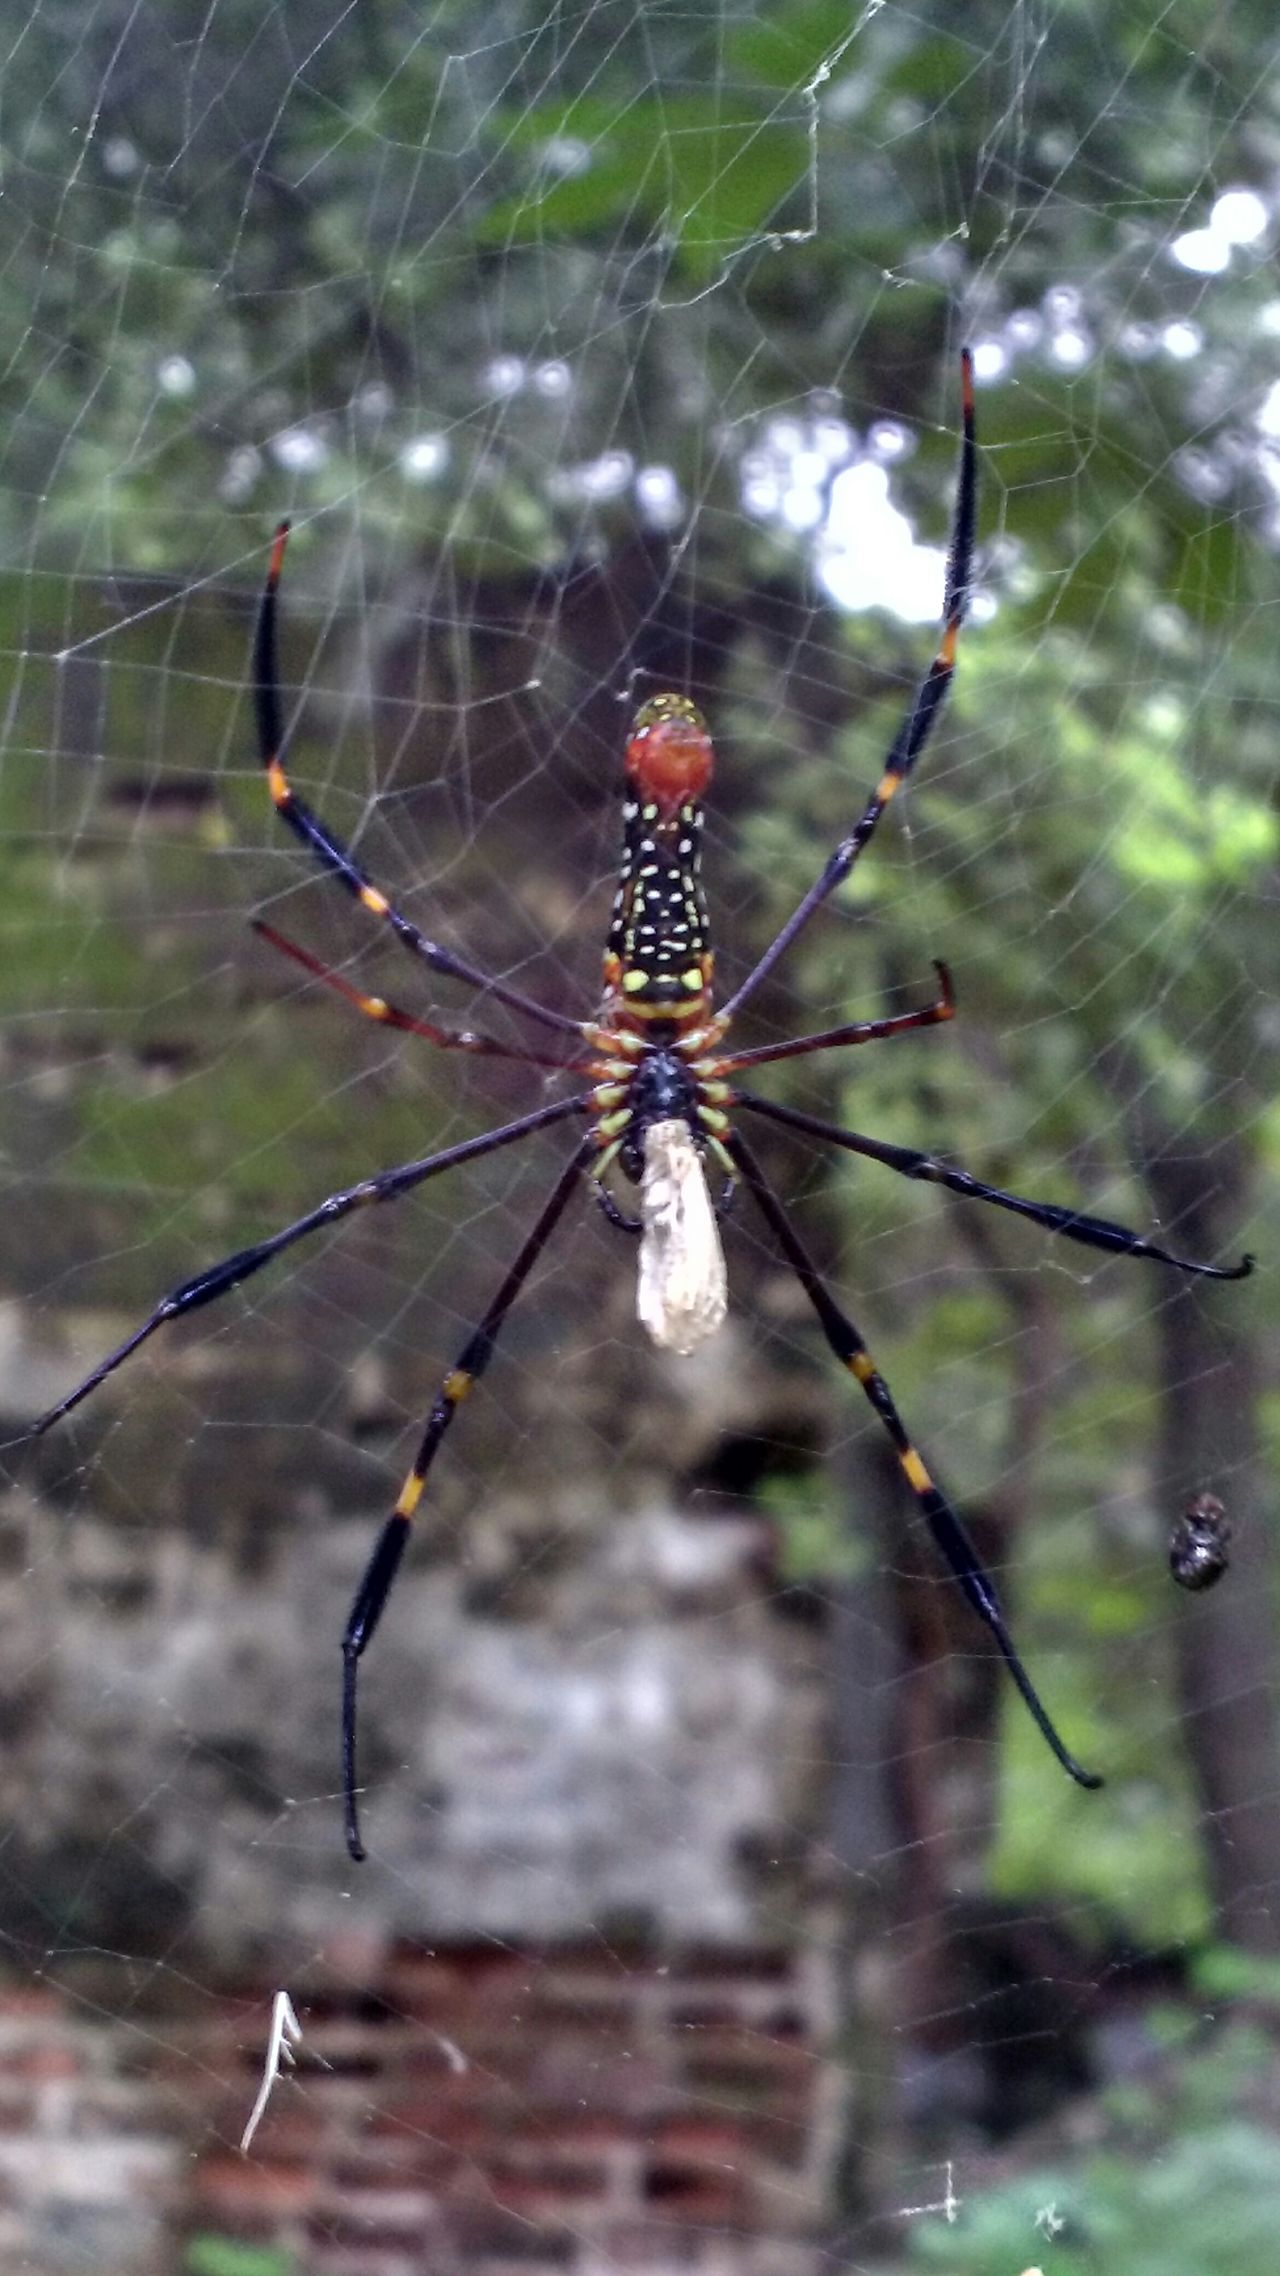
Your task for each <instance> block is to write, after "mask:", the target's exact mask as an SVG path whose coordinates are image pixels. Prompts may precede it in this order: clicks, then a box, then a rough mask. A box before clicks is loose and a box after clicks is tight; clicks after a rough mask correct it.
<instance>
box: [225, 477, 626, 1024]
mask: <svg viewBox="0 0 1280 2276" xmlns="http://www.w3.org/2000/svg"><path fill="white" fill-rule="evenodd" d="M288 537H289V524H288V522H281V523H280V525H279V527H278V528H277V530H276V534H275V538H274V541H273V543H272V547H271V559H270V562H269V564H268V567H267V581H266V584H265V586H264V587H263V593H262V602H261V605H260V607H259V610H258V627H257V632H256V635H255V638H254V662H253V670H254V686H253V694H254V706H255V710H256V714H257V722H258V745H259V749H260V751H261V754H262V763H263V766H264V767H265V768H266V770H267V787H268V789H269V790H270V792H271V797H272V801H273V803H274V805H275V809H276V812H277V813H278V814H279V815H280V816H281V818H282V820H284V821H285V822H287V823H288V825H289V828H290V829H291V830H292V831H293V832H294V834H295V835H296V836H297V837H299V838H301V840H302V842H303V844H304V845H305V846H306V847H307V848H308V850H309V851H310V852H311V853H312V854H314V856H315V858H316V860H317V861H318V862H319V864H320V867H321V868H322V869H325V870H328V872H329V873H330V875H331V876H333V877H336V878H338V879H339V881H340V882H341V883H342V884H343V885H345V887H346V889H347V891H348V893H350V894H352V895H354V897H355V899H356V900H357V901H358V902H359V903H360V906H361V908H362V909H367V910H368V912H369V914H370V916H373V917H380V918H382V919H383V921H384V922H385V923H386V924H389V925H390V926H391V928H392V930H393V932H394V933H395V935H396V937H397V939H398V940H401V941H403V942H404V944H405V946H406V947H407V948H410V949H412V950H413V952H414V954H415V955H417V956H420V957H422V958H423V960H424V962H425V963H427V964H429V965H430V966H431V969H432V970H433V971H434V972H443V973H446V974H447V975H448V977H449V978H450V979H451V980H464V981H466V983H467V985H468V986H469V987H472V988H481V989H483V990H484V991H485V993H486V994H487V995H490V996H493V997H495V998H496V999H497V1001H498V1002H499V1003H502V1004H509V1005H510V1006H511V1008H512V1009H513V1010H514V1011H518V1012H523V1013H524V1014H525V1016H526V1017H527V1018H529V1019H536V1020H541V1021H542V1023H543V1025H544V1027H556V1028H559V1029H561V1031H562V1032H566V1033H568V1034H571V1035H578V1034H580V1033H581V1025H580V1022H579V1021H577V1020H575V1019H569V1018H568V1017H567V1016H566V1015H565V1014H564V1013H563V1012H553V1011H550V1010H549V1009H548V1008H547V1006H546V1005H545V1004H540V1003H537V1002H536V1001H535V999H534V998H533V997H532V996H526V995H524V994H523V993H522V991H521V990H520V989H519V988H509V987H508V986H507V985H506V982H505V981H503V980H494V979H491V978H490V977H489V975H488V974H487V973H485V972H481V971H479V970H478V969H477V967H476V966H475V965H474V964H469V963H468V962H467V960H466V958H465V957H462V956H455V955H454V953H453V951H452V949H448V948H443V947H441V945H440V943H439V942H438V941H434V940H429V939H428V938H427V936H426V934H425V933H423V932H420V931H419V929H418V927H417V925H415V924H413V923H411V921H410V919H409V918H408V917H406V916H405V915H404V914H403V912H402V911H401V910H399V909H397V908H396V906H395V904H394V902H392V901H390V900H389V899H388V897H387V895H386V894H385V893H384V892H383V891H382V890H381V888H380V887H379V886H377V885H374V884H373V883H371V881H370V879H369V878H367V877H366V876H365V873H364V871H363V870H362V869H361V868H360V867H359V866H358V864H357V863H356V862H355V861H354V860H353V859H352V857H351V855H350V854H349V853H348V851H347V849H346V847H345V846H344V845H343V843H342V840H341V839H340V838H337V837H335V836H334V834H333V832H332V831H331V830H330V829H328V828H327V826H326V825H325V824H324V823H323V822H322V821H321V820H320V818H319V816H318V815H316V814H313V813H312V811H311V808H310V807H309V806H307V805H305V804H304V802H303V800H302V799H300V798H299V797H298V796H297V794H296V792H295V791H294V790H293V789H292V788H291V787H290V784H289V778H288V776H287V775H286V773H285V770H284V765H283V762H282V760H281V757H280V750H281V745H282V743H283V741H284V722H283V718H282V714H281V705H280V671H279V664H278V661H277V655H276V616H277V593H278V590H279V585H280V571H281V568H282V567H283V564H284V551H285V546H286V544H287V542H288Z"/></svg>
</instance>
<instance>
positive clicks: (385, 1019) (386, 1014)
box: [252, 917, 592, 1075]
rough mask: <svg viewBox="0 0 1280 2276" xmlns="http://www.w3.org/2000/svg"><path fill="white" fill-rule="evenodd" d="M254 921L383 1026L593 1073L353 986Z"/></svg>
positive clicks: (449, 1046) (449, 1045) (448, 1047)
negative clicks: (425, 1015)
mask: <svg viewBox="0 0 1280 2276" xmlns="http://www.w3.org/2000/svg"><path fill="white" fill-rule="evenodd" d="M252 925H253V930H254V931H255V932H256V933H258V934H260V935H261V937H262V939H263V940H265V941H269V942H270V944H271V946H272V948H275V949H278V950H279V951H280V954H281V955H282V956H290V957H292V959H293V961H294V963H295V964H300V965H301V966H302V969H303V971H304V972H310V973H311V975H312V977H313V978H314V979H316V980H322V981H323V982H324V984H325V986H326V988H332V989H333V990H334V992H335V994H336V995H339V996H342V997H344V998H345V1000H346V1001H347V1003H349V1004H354V1005H355V1008H356V1010H357V1011H358V1012H362V1013H363V1014H364V1017H365V1018H366V1019H374V1020H377V1021H378V1022H379V1023H380V1024H381V1025H382V1026H383V1027H391V1028H395V1029H397V1030H398V1031H399V1032H400V1033H402V1034H405V1035H422V1036H425V1037H426V1040H427V1042H428V1043H434V1044H437V1045H438V1046H439V1048H440V1049H441V1050H442V1051H474V1052H477V1053H482V1054H483V1055H484V1056H485V1057H487V1058H490V1059H518V1060H519V1061H520V1063H521V1065H522V1066H525V1067H554V1068H556V1069H557V1070H558V1071H559V1072H560V1073H561V1074H566V1075H589V1074H590V1073H591V1072H592V1069H591V1065H590V1063H589V1062H588V1061H585V1060H583V1061H581V1062H575V1061H573V1060H569V1059H552V1058H550V1057H548V1056H547V1054H546V1053H545V1052H542V1051H524V1050H521V1049H520V1047H519V1046H518V1045H516V1044H509V1043H498V1042H496V1041H495V1040H494V1039H493V1038H492V1037H491V1036H488V1035H475V1034H473V1033H472V1031H471V1029H470V1028H456V1027H436V1026H435V1025H434V1023H433V1022H432V1021H431V1020H429V1019H418V1018H417V1017H416V1016H415V1015H414V1014H413V1013H412V1012H403V1011H401V1010H400V1009H399V1007H398V1005H396V1004H389V1003H388V1002H387V1000H386V998H385V997H384V996H369V995H366V994H365V991H364V989H363V988H355V987H353V986H352V984H351V982H350V981H349V980H344V979H343V977H342V974H341V973H340V972H335V971H334V970H333V967H332V966H331V965H328V964H325V963H322V961H321V959H320V958H319V957H318V956H313V955H312V954H311V951H310V949H308V948H300V947H299V946H298V943H297V941H296V940H289V939H287V938H286V936H285V934H284V933H278V932H277V931H276V928H275V926H274V925H269V924H267V923H266V921H265V919H264V918H262V917H254V918H253V919H252Z"/></svg>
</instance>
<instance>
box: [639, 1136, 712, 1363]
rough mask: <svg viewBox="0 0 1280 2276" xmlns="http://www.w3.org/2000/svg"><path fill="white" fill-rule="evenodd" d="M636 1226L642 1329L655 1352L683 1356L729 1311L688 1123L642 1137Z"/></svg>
mask: <svg viewBox="0 0 1280 2276" xmlns="http://www.w3.org/2000/svg"><path fill="white" fill-rule="evenodd" d="M640 1223H641V1227H642V1231H641V1235H640V1280H639V1286H638V1289H637V1291H636V1310H637V1312H638V1313H639V1315H640V1323H641V1326H642V1327H644V1328H646V1329H647V1330H648V1332H649V1334H650V1335H651V1336H652V1337H653V1340H654V1342H655V1343H656V1344H657V1345H658V1346H659V1347H660V1349H661V1350H663V1351H675V1352H679V1353H680V1355H681V1357H682V1358H683V1357H687V1355H688V1354H689V1353H690V1352H691V1351H696V1350H697V1348H698V1345H699V1344H700V1343H705V1342H706V1339H707V1337H708V1336H711V1335H714V1334H715V1332H716V1329H717V1328H718V1327H719V1326H720V1325H721V1323H722V1322H723V1319H724V1316H725V1312H726V1310H727V1308H728V1287H727V1283H726V1280H725V1269H724V1251H723V1249H722V1248H721V1246H720V1229H719V1227H718V1225H717V1224H716V1217H715V1211H714V1209H713V1208H712V1206H711V1196H710V1194H709V1193H708V1191H707V1180H706V1176H705V1174H704V1172H703V1167H702V1161H701V1158H700V1156H699V1153H698V1149H697V1147H696V1145H695V1144H694V1141H693V1136H692V1133H691V1131H690V1129H689V1125H688V1123H687V1122H683V1121H671V1122H655V1123H653V1124H652V1125H651V1126H650V1128H649V1129H648V1130H646V1132H645V1138H644V1175H643V1177H642V1179H641V1181H640Z"/></svg>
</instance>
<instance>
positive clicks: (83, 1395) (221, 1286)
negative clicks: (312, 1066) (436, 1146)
mask: <svg viewBox="0 0 1280 2276" xmlns="http://www.w3.org/2000/svg"><path fill="white" fill-rule="evenodd" d="M581 1111H582V1101H581V1100H580V1099H559V1100H557V1101H556V1103H555V1104H554V1105H553V1106H543V1107H539V1108H538V1109H537V1111H536V1112H535V1113H533V1114H525V1115H521V1117H520V1119H519V1120H518V1121H517V1122H506V1123H503V1124H502V1126H501V1127H500V1128H499V1129H497V1130H486V1131H485V1132H484V1133H483V1135H482V1136H480V1137H479V1138H464V1139H463V1140H462V1142H461V1144H459V1145H457V1146H446V1147H445V1148H444V1149H443V1151H442V1152H440V1153H438V1154H428V1155H426V1156H425V1157H424V1159H423V1160H422V1161H418V1162H406V1163H404V1164H403V1165H402V1167H400V1168H399V1169H394V1170H381V1171H379V1172H378V1173H377V1175H376V1176H374V1177H369V1178H362V1179H361V1180H360V1183H359V1184H358V1185H349V1186H344V1187H343V1188H342V1190H341V1191H340V1192H338V1193H331V1194H330V1195H329V1196H328V1199H327V1200H325V1201H322V1202H320V1203H319V1204H318V1205H317V1207H316V1208H314V1209H309V1210H308V1211H307V1213H306V1215H305V1217H298V1218H296V1219H295V1220H294V1222H293V1224H292V1225H286V1226H285V1227H284V1229H283V1231H282V1232H279V1233H273V1234H272V1235H271V1236H270V1238H269V1239H268V1240H265V1241H255V1242H254V1244H253V1246H252V1247H251V1248H247V1249H237V1250H236V1252H235V1254H234V1256H229V1257H224V1258H223V1259H222V1262H221V1263H220V1264H215V1265H209V1266H207V1267H206V1269H205V1271H203V1272H198V1273H197V1274H196V1275H195V1277H194V1279H191V1280H184V1281H183V1283H182V1285H181V1287H179V1288H175V1289H173V1290H172V1291H171V1293H170V1294H169V1295H168V1296H164V1297H162V1298H161V1300H160V1302H159V1303H158V1304H157V1306H156V1308H155V1310H154V1312H153V1313H152V1314H151V1316H150V1318H149V1319H147V1320H144V1321H143V1323H142V1326H141V1327H140V1328H135V1330H134V1332H133V1334H132V1335H131V1336H127V1337H126V1338H125V1341H124V1342H123V1343H122V1344H118V1345H117V1347H116V1349H115V1350H114V1351H112V1352H109V1353H108V1354H107V1357H106V1358H105V1359H103V1360H100V1361H99V1363H98V1365H97V1366H96V1367H95V1368H94V1370H93V1372H92V1374H90V1375H86V1376H85V1378H84V1381H83V1382H82V1383H77V1385H76V1387H75V1389H74V1391H69V1392H68V1393H67V1396H66V1398H65V1399H59V1401H58V1403H57V1405H56V1406H55V1407H50V1408H49V1410H48V1413H47V1414H43V1415H41V1416H40V1418H39V1420H38V1421H36V1422H34V1423H33V1424H32V1425H31V1427H30V1429H29V1430H27V1431H25V1432H24V1433H23V1436H24V1437H26V1438H40V1437H42V1436H43V1434H44V1432H45V1431H47V1430H49V1429H51V1428H52V1426H53V1424H54V1423H56V1422H59V1421H61V1419H62V1417H63V1415H66V1414H70V1412H71V1409H72V1408H73V1407H78V1406H79V1404H80V1402H81V1400H82V1399H87V1398H88V1396H89V1393H90V1392H91V1391H96V1390H97V1388H98V1385H99V1384H100V1383H104V1382H105V1381H106V1379H107V1377H108V1375H114V1374H115V1371H116V1369H117V1367H120V1366H123V1364H124V1362H125V1360H126V1359H128V1358H130V1357H131V1355H132V1354H133V1353H134V1352H135V1351H137V1349H138V1347H139V1345H140V1344H144V1343H146V1341H147V1339H148V1337H150V1336H153V1335H154V1334H155V1332H156V1329H157V1328H162V1327H163V1326H164V1325H165V1323H166V1321H168V1320H176V1319H178V1318H179V1317H180V1316H181V1315H182V1314H183V1313H184V1312H196V1311H198V1310H199V1309H200V1306H201V1305H202V1304H212V1303H214V1302H215V1301H216V1299H217V1298H218V1297H219V1296H225V1295H226V1293H227V1290H228V1289H230V1288H236V1287H238V1286H239V1284H240V1282H241V1281H242V1280H248V1279H249V1277H250V1275H251V1274H252V1273H255V1272H259V1271H260V1270H261V1268H262V1266H263V1265H264V1264H269V1263H270V1262H271V1260H272V1258H273V1257H278V1256H279V1255H280V1254H281V1252H282V1251H283V1250H284V1249H288V1248H292V1246H293V1244H294V1242H295V1241H301V1240H304V1239H305V1238H306V1236H307V1234H308V1233H317V1232H319V1230H320V1228H321V1227H322V1226H324V1225H336V1224H337V1223H338V1221H339V1219H340V1218H343V1217H347V1216H349V1215H350V1213H351V1211H352V1210H353V1209H365V1208H368V1207H369V1206H370V1204H372V1203H376V1202H379V1201H394V1200H396V1199H397V1197H398V1196H399V1195H400V1194H402V1193H409V1192H411V1191H412V1190H413V1188H414V1187H415V1186H418V1185H422V1184H424V1183H425V1181H426V1180H427V1179H428V1178H433V1177H437V1176H438V1175H439V1174H440V1172H441V1171H442V1170H451V1169H455V1168H456V1167H457V1165H458V1164H459V1163H460V1162H473V1161H475V1160H476V1159H477V1158H478V1156H480V1155H481V1154H492V1153H494V1152H496V1150H497V1148H498V1147H499V1146H510V1145H513V1144H514V1143H515V1141H516V1140H517V1139H519V1138H528V1137H530V1136H531V1135H532V1133H533V1132H534V1131H535V1130H545V1129H546V1128H547V1126H548V1124H549V1123H553V1122H562V1121H564V1120H565V1119H566V1117H567V1116H569V1115H571V1114H577V1113H581Z"/></svg>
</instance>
